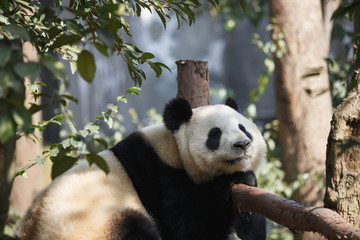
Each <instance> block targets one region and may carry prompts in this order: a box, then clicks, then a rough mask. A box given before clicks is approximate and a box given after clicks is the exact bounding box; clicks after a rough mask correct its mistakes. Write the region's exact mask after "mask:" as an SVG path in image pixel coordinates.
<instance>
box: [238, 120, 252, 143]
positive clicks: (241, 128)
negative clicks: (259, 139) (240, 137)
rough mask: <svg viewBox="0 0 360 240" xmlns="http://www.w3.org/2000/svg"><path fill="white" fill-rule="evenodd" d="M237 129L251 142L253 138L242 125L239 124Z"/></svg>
mask: <svg viewBox="0 0 360 240" xmlns="http://www.w3.org/2000/svg"><path fill="white" fill-rule="evenodd" d="M239 129H240V130H241V131H242V132H243V133H245V135H246V136H247V137H248V138H249V139H250V141H252V140H253V136H252V135H251V134H250V133H249V132H248V131H246V128H245V127H244V126H243V125H242V124H239Z"/></svg>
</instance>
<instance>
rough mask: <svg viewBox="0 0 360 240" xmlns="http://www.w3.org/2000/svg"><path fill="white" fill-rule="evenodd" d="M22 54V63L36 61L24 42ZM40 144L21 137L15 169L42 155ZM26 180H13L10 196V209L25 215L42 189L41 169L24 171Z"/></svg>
mask: <svg viewBox="0 0 360 240" xmlns="http://www.w3.org/2000/svg"><path fill="white" fill-rule="evenodd" d="M23 52H24V55H25V56H26V59H24V62H26V61H28V60H30V61H38V56H37V53H36V50H35V49H34V47H33V46H32V45H31V44H30V43H29V42H26V43H24V45H23ZM29 83H30V81H29V79H27V78H25V84H29ZM30 102H34V99H33V96H32V95H31V94H30V93H26V94H25V107H26V108H30V106H31V105H30ZM31 117H32V122H33V124H37V123H38V122H39V121H41V111H39V112H37V113H35V114H33V115H32V116H31ZM35 134H36V135H37V136H39V137H41V133H40V132H39V131H38V130H36V131H35ZM42 149H43V146H42V143H41V142H34V141H33V140H31V139H30V138H27V137H22V138H20V139H19V140H17V141H16V151H15V158H14V161H15V167H16V168H21V167H24V166H25V165H26V164H28V163H29V161H30V160H33V159H35V158H36V157H37V156H40V155H41V154H42ZM26 173H27V176H28V178H27V179H25V178H23V177H17V178H15V180H14V183H13V187H12V190H11V194H10V207H11V208H12V209H14V210H16V211H18V212H20V213H25V211H26V209H27V208H28V207H29V206H30V204H31V202H32V200H33V198H34V197H35V195H36V194H37V193H38V192H39V191H40V190H41V189H42V188H43V187H44V179H43V174H42V167H41V166H40V165H34V166H33V167H31V168H30V169H29V170H27V171H26Z"/></svg>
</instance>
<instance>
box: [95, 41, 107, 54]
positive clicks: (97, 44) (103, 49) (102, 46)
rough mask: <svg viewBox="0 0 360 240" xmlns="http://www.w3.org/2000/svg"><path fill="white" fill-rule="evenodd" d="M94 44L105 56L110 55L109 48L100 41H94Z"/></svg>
mask: <svg viewBox="0 0 360 240" xmlns="http://www.w3.org/2000/svg"><path fill="white" fill-rule="evenodd" d="M93 45H94V46H95V47H96V49H97V50H98V51H99V52H100V53H101V54H102V55H104V56H106V57H109V53H108V48H107V47H106V46H104V45H102V44H100V43H97V42H94V43H93Z"/></svg>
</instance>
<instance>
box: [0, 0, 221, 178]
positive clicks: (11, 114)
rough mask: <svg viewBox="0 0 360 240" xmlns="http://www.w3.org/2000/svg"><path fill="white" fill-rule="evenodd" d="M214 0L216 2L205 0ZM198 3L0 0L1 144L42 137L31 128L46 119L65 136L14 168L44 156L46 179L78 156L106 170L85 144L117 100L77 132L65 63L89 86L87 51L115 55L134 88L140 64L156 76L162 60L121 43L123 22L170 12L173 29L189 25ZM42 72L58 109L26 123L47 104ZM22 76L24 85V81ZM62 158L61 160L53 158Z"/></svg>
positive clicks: (91, 63) (91, 65)
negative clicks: (28, 51)
mask: <svg viewBox="0 0 360 240" xmlns="http://www.w3.org/2000/svg"><path fill="white" fill-rule="evenodd" d="M209 2H210V3H212V4H216V1H209ZM199 6H200V4H199V2H198V1H197V0H188V1H176V0H161V1H155V0H149V1H140V0H101V1H99V0H87V1H78V0H70V1H62V0H54V1H53V4H42V2H41V1H37V0H5V1H1V2H0V52H1V55H0V144H3V143H5V142H7V141H8V140H9V139H11V138H13V137H15V136H16V137H17V138H20V137H22V136H24V135H29V134H31V138H32V139H33V140H34V141H41V140H42V139H41V137H39V136H37V135H36V133H35V130H40V131H42V130H43V129H44V128H45V127H46V126H47V125H49V124H59V125H63V124H66V123H67V124H69V128H70V129H72V133H71V134H70V135H69V136H67V137H66V138H65V139H64V140H63V141H62V142H60V143H57V144H53V145H52V146H51V147H50V149H49V150H45V151H44V152H43V156H39V157H38V158H36V159H35V160H33V161H32V162H31V163H29V164H28V165H27V166H24V167H23V168H21V169H19V170H18V174H19V175H23V176H25V174H26V169H28V168H29V167H31V166H33V165H34V164H43V163H44V161H45V160H46V159H47V158H48V157H49V158H50V159H51V160H52V161H53V163H54V166H53V170H54V171H53V177H56V176H57V175H59V174H61V173H62V172H63V171H65V170H66V169H68V168H69V167H71V166H72V165H73V164H74V163H75V162H76V161H77V158H78V157H85V158H86V159H87V160H88V161H89V162H90V163H96V164H97V165H99V167H101V168H102V169H103V170H104V171H108V170H107V166H105V164H104V162H103V160H102V159H101V158H98V157H96V155H95V154H94V152H90V151H88V149H87V147H88V146H89V145H94V144H95V143H94V141H95V142H96V141H97V142H99V139H97V138H96V137H94V136H96V134H98V129H99V124H100V122H105V123H106V124H108V126H109V127H110V128H111V127H112V124H113V115H112V114H113V113H114V112H117V111H118V106H117V105H111V106H109V108H108V109H107V110H106V111H105V112H103V113H102V114H101V115H99V116H97V118H96V121H95V122H93V123H89V124H88V125H87V126H86V127H85V128H84V129H81V130H80V129H78V128H77V127H76V126H75V124H74V123H73V121H72V120H71V113H70V112H69V110H68V107H67V106H68V103H69V102H70V101H73V102H77V99H76V98H75V97H73V96H71V95H70V94H68V93H67V92H66V90H65V89H66V86H67V84H68V82H67V81H68V79H67V75H66V72H65V66H64V63H63V62H64V61H61V60H59V59H58V58H59V57H61V58H62V59H63V60H65V61H67V62H69V63H70V67H71V71H72V72H73V73H74V72H76V71H78V72H79V74H80V75H81V76H82V78H83V79H84V80H85V81H87V82H89V83H91V82H92V80H93V78H94V75H95V72H96V59H95V58H94V56H93V54H92V53H91V52H90V51H89V50H88V49H89V46H93V47H94V49H97V51H99V52H100V53H101V54H102V55H104V56H110V55H111V54H113V53H116V54H118V55H120V56H121V57H122V59H123V60H124V63H125V64H126V65H127V67H128V72H129V75H130V77H131V79H132V80H133V81H134V84H135V86H141V84H142V82H143V80H145V79H146V75H145V73H144V71H143V70H142V69H141V65H143V64H147V65H149V66H150V68H151V69H152V70H153V71H154V72H155V74H156V76H157V77H158V76H160V75H161V73H162V71H163V68H165V69H168V70H170V69H169V68H168V67H167V66H166V65H164V64H163V63H160V62H156V61H154V58H155V56H154V55H153V54H152V53H149V52H143V51H141V50H140V49H139V48H138V47H137V46H135V45H134V44H131V43H128V42H125V41H124V39H125V38H126V39H129V38H131V36H132V34H131V30H130V25H129V24H128V22H127V21H128V19H130V17H134V16H137V17H139V16H141V13H142V12H143V11H150V12H151V13H154V14H156V15H157V16H158V17H159V18H160V20H161V22H162V24H163V26H164V28H166V25H167V21H169V20H170V16H171V14H172V16H173V17H176V20H177V22H178V27H180V26H181V24H182V23H183V22H186V23H187V24H188V25H192V24H193V23H194V22H195V14H194V12H193V9H196V8H198V7H199ZM24 42H30V43H31V44H32V46H33V47H34V48H35V50H36V52H37V54H38V55H39V61H31V60H30V59H29V58H28V56H26V55H25V54H24V52H23V49H22V44H23V43H24ZM41 68H46V69H48V70H49V71H50V72H51V73H52V74H53V75H54V77H55V78H56V79H57V80H58V81H59V82H60V88H59V90H55V91H54V92H53V93H52V98H53V100H54V101H56V102H58V103H60V106H61V109H58V110H57V112H58V114H55V115H54V117H52V118H51V119H49V120H44V121H41V122H39V123H34V124H33V123H32V122H31V115H32V114H33V113H35V112H37V111H39V110H42V109H44V108H45V107H46V105H45V104H39V103H38V102H37V100H38V99H39V98H40V97H46V96H44V94H42V93H41V92H40V87H43V86H44V87H46V86H48V84H49V83H48V81H47V79H46V78H44V77H42V78H41V80H38V79H39V75H41V73H40V69H41ZM24 78H28V79H29V81H30V83H29V84H27V85H26V86H25V84H24ZM25 87H27V88H28V90H29V93H30V94H31V95H32V97H33V99H34V102H32V103H31V107H30V108H26V107H25V105H24V98H25ZM139 90H140V89H139V88H137V87H133V88H130V89H128V90H127V91H126V93H124V95H123V96H120V97H119V98H118V101H117V103H118V102H126V100H127V97H126V94H135V95H140V94H139ZM60 159H61V160H60Z"/></svg>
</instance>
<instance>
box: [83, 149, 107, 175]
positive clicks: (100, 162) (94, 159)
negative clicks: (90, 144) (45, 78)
mask: <svg viewBox="0 0 360 240" xmlns="http://www.w3.org/2000/svg"><path fill="white" fill-rule="evenodd" d="M85 158H86V159H87V160H88V162H89V163H90V165H91V164H93V163H95V164H96V165H97V166H98V167H99V168H100V169H101V170H103V171H104V172H105V173H106V174H109V167H108V165H107V163H106V162H105V160H104V159H103V158H102V157H100V156H99V155H97V154H95V153H89V154H86V155H85Z"/></svg>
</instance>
